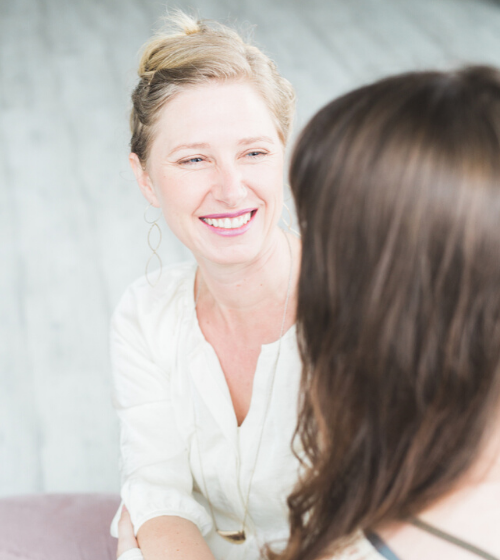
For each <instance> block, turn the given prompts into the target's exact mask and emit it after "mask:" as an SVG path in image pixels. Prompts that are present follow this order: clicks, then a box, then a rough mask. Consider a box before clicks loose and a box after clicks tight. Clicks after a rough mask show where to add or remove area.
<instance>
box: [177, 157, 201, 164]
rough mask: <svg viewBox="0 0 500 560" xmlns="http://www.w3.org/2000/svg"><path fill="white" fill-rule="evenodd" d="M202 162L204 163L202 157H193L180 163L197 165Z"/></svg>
mask: <svg viewBox="0 0 500 560" xmlns="http://www.w3.org/2000/svg"><path fill="white" fill-rule="evenodd" d="M202 161H203V158H202V157H192V158H189V159H183V160H182V161H180V162H179V163H180V164H181V165H195V164H197V163H201V162H202Z"/></svg>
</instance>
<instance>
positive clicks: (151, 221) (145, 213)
mask: <svg viewBox="0 0 500 560" xmlns="http://www.w3.org/2000/svg"><path fill="white" fill-rule="evenodd" d="M150 208H156V206H153V203H149V204H148V205H147V206H146V210H144V221H145V222H146V223H147V224H155V223H156V222H157V221H158V220H159V219H160V218H161V208H156V209H157V210H159V212H160V213H159V214H158V216H157V217H156V218H155V219H154V220H148V211H149V209H150Z"/></svg>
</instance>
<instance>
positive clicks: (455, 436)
mask: <svg viewBox="0 0 500 560" xmlns="http://www.w3.org/2000/svg"><path fill="white" fill-rule="evenodd" d="M499 155H500V72H499V71H498V70H496V69H493V68H489V67H470V68H465V69H463V70H460V71H456V72H416V73H409V74H404V75H400V76H396V77H392V78H387V79H384V80H382V81H379V82H377V83H375V84H372V85H369V86H365V87H363V88H360V89H357V90H355V91H353V92H351V93H348V94H347V95H345V96H343V97H341V98H339V99H337V100H335V101H333V102H332V103H330V104H329V105H327V106H326V107H325V108H323V109H322V110H321V111H320V112H319V113H318V114H317V115H316V116H315V117H314V118H313V119H312V121H311V122H310V123H309V124H308V125H307V127H306V128H305V130H304V132H303V133H302V135H301V137H300V139H299V141H298V144H297V146H296V149H295V152H294V155H293V158H292V164H291V171H290V185H291V189H292V192H293V195H294V198H295V203H296V208H297V213H298V219H299V225H300V227H301V232H302V242H303V250H302V261H301V273H300V280H299V295H298V312H297V323H298V333H299V343H300V351H301V355H302V359H303V364H304V366H303V375H302V392H301V395H302V401H301V405H300V413H299V423H298V427H297V431H296V437H298V438H299V439H300V441H301V443H302V447H303V449H304V453H305V455H304V457H302V460H303V461H304V466H305V467H306V469H305V473H304V475H303V476H302V477H301V480H300V482H299V483H298V485H297V487H296V488H295V490H294V492H293V493H292V494H291V496H290V497H289V499H288V504H289V508H290V524H291V536H290V540H289V542H288V545H287V548H286V550H285V551H284V552H283V554H282V555H271V556H272V557H273V558H279V559H280V560H299V559H300V560H313V559H316V558H319V557H321V555H322V554H324V553H325V551H327V550H328V552H329V553H331V552H332V551H335V550H339V549H341V548H342V547H343V546H344V544H345V543H346V542H348V540H349V538H352V536H353V535H354V534H355V533H356V532H357V531H359V530H360V529H361V530H365V531H370V530H373V529H374V528H375V527H377V526H380V525H383V524H385V523H388V522H391V521H395V520H402V519H405V518H406V517H407V516H411V515H415V514H416V513H418V512H420V511H422V510H423V509H424V508H426V507H428V506H429V505H430V504H432V503H434V502H435V501H436V500H438V499H439V498H442V497H443V496H444V495H445V494H446V493H447V492H449V491H450V490H452V489H453V488H454V487H455V486H456V484H457V482H458V481H459V480H460V479H461V477H462V476H464V474H465V473H466V472H467V471H468V470H469V469H470V467H471V465H472V464H473V463H474V461H475V459H476V458H477V456H478V454H479V453H480V452H481V449H482V447H481V446H482V445H483V444H484V438H485V434H486V431H487V428H488V427H489V426H491V423H492V420H493V419H494V418H495V419H496V418H497V412H496V409H497V408H498V402H499V398H500V395H499V385H500V290H499V288H498V287H499V286H500V258H499V255H500V235H499V230H498V224H499V223H500V157H499ZM332 543H333V547H332Z"/></svg>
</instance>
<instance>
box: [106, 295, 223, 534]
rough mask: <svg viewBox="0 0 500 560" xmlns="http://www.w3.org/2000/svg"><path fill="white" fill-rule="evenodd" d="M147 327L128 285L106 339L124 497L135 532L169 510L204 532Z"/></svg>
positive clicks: (203, 514) (164, 375)
mask: <svg viewBox="0 0 500 560" xmlns="http://www.w3.org/2000/svg"><path fill="white" fill-rule="evenodd" d="M151 328H153V329H154V326H153V327H151ZM145 331H147V321H146V320H145V318H144V312H143V311H142V310H141V308H140V302H139V301H138V298H137V297H134V294H133V292H132V293H131V290H130V289H129V291H128V292H127V293H126V294H125V296H124V297H123V298H122V300H121V302H120V304H119V306H118V308H117V310H116V311H115V313H114V315H113V319H112V322H111V341H110V345H111V362H112V369H113V382H114V395H113V401H114V406H115V409H116V411H117V413H118V418H119V423H120V451H121V458H120V470H121V475H122V489H121V495H122V500H123V502H124V503H125V504H126V506H127V508H128V510H129V512H130V516H131V519H132V523H133V525H134V529H135V533H136V534H137V531H138V530H139V527H140V526H141V525H142V524H143V523H145V522H146V521H148V520H149V519H152V518H154V517H159V516H162V515H172V516H179V517H183V518H185V519H188V520H190V521H192V522H193V523H195V524H196V525H197V526H198V528H199V529H200V531H201V533H202V534H203V535H205V534H207V533H208V532H209V531H210V529H211V527H212V521H211V519H210V516H209V515H208V513H207V511H206V510H205V508H204V507H203V506H202V505H201V504H199V503H198V502H197V501H196V500H195V498H194V497H193V494H192V490H193V479H192V475H191V469H190V465H189V460H188V450H187V448H186V444H185V442H184V441H183V440H182V438H181V437H180V435H179V433H178V430H177V427H176V422H175V418H174V413H173V406H172V399H171V393H170V379H169V371H165V368H161V367H159V366H158V365H157V364H156V363H155V361H154V359H153V357H152V354H153V353H152V351H151V346H150V344H149V341H148V334H149V333H148V332H145ZM172 342H173V341H172ZM163 343H164V344H168V343H169V341H168V340H165V341H163ZM167 369H168V368H167ZM119 511H121V508H120V510H119ZM118 518H119V513H117V515H116V516H115V519H114V520H113V524H112V526H111V533H112V535H113V536H115V537H116V536H117V521H118Z"/></svg>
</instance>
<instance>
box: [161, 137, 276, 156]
mask: <svg viewBox="0 0 500 560" xmlns="http://www.w3.org/2000/svg"><path fill="white" fill-rule="evenodd" d="M262 141H264V142H269V143H270V144H274V142H273V139H272V138H270V137H269V136H253V137H251V138H242V139H241V140H240V141H239V142H238V144H239V145H240V146H246V145H248V144H253V143H254V142H262ZM208 147H209V144H207V143H205V142H195V143H193V144H179V145H178V146H176V147H175V148H174V149H173V150H172V151H171V152H170V153H169V154H168V155H169V156H170V155H172V154H173V153H175V152H178V151H179V150H193V149H196V148H208Z"/></svg>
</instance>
